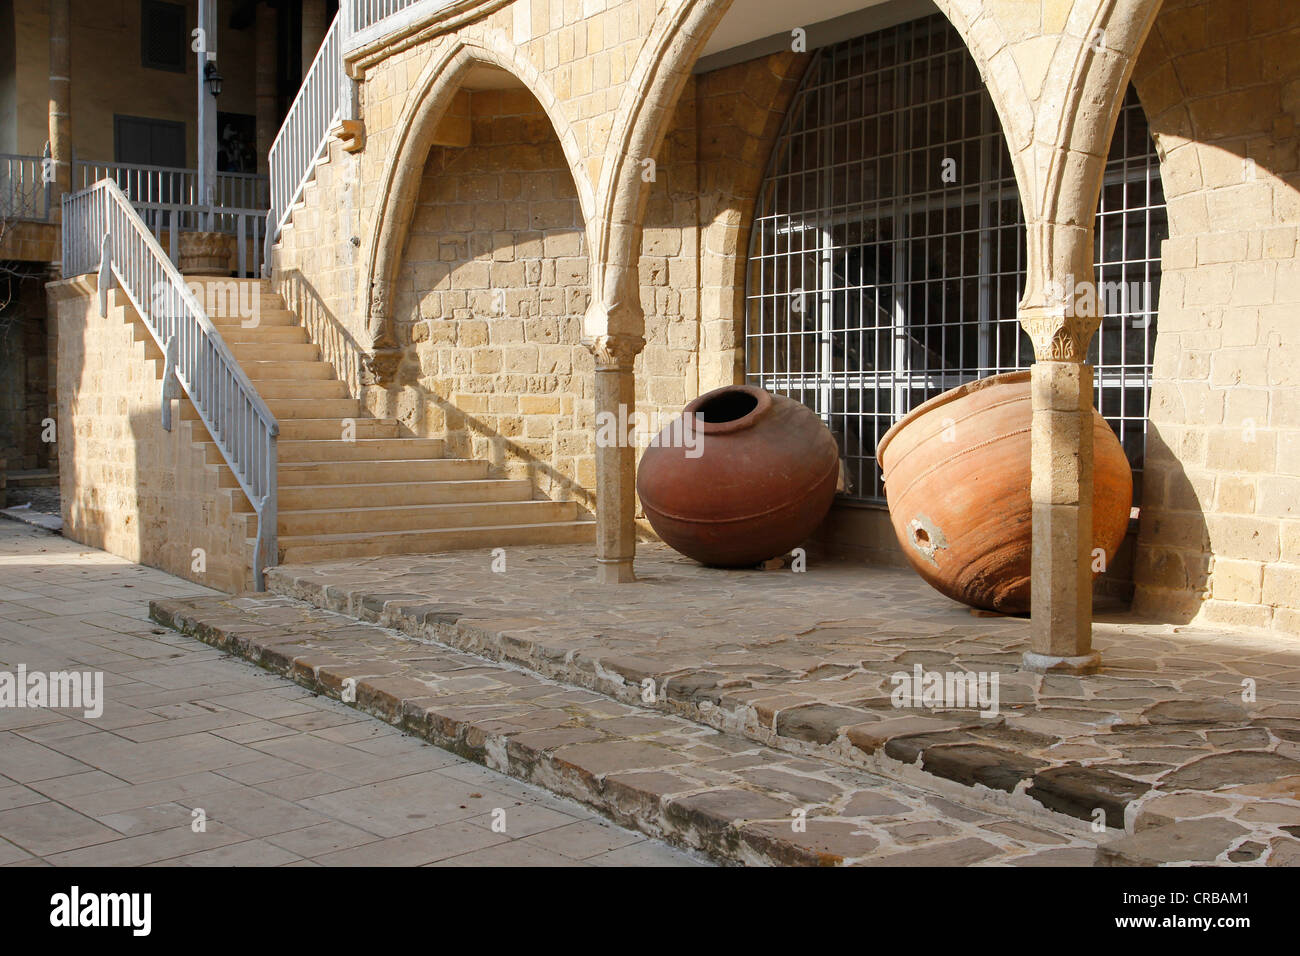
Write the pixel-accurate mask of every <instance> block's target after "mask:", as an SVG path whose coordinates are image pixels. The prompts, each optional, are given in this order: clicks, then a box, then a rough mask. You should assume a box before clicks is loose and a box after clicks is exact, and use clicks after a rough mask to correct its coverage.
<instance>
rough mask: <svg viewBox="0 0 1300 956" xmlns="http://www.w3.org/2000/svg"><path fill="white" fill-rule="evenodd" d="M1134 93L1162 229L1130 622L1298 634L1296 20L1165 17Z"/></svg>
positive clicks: (1245, 14)
mask: <svg viewBox="0 0 1300 956" xmlns="http://www.w3.org/2000/svg"><path fill="white" fill-rule="evenodd" d="M1134 80H1135V83H1136V84H1137V89H1138V93H1139V96H1140V97H1141V99H1142V102H1143V106H1144V108H1145V109H1146V112H1147V115H1148V118H1149V119H1150V122H1151V129H1152V133H1153V134H1154V136H1155V140H1156V145H1157V148H1158V149H1159V150H1160V154H1161V176H1162V179H1163V182H1164V188H1165V191H1166V194H1167V196H1168V201H1169V220H1170V238H1169V240H1168V241H1167V242H1166V243H1165V247H1164V251H1163V256H1162V259H1163V263H1162V264H1163V269H1164V276H1163V281H1162V287H1161V296H1160V303H1159V328H1158V333H1157V339H1156V355H1155V369H1154V376H1153V384H1152V393H1151V411H1150V437H1149V440H1148V451H1147V472H1146V487H1145V489H1144V492H1143V502H1142V506H1143V516H1142V519H1143V520H1142V530H1141V534H1140V537H1139V544H1138V555H1137V567H1136V569H1135V573H1136V583H1137V588H1138V591H1137V605H1138V607H1139V608H1140V609H1142V610H1144V611H1147V612H1150V613H1153V614H1158V615H1161V616H1167V617H1172V618H1175V619H1187V618H1189V617H1198V618H1201V619H1204V620H1207V621H1217V622H1224V623H1235V624H1242V625H1249V626H1255V627H1275V628H1279V629H1282V630H1287V631H1294V632H1300V260H1297V258H1296V253H1297V226H1300V130H1298V128H1297V122H1300V4H1295V3H1289V2H1279V0H1167V2H1166V3H1165V5H1164V7H1163V8H1162V9H1161V11H1160V13H1159V15H1158V16H1157V18H1156V21H1155V26H1154V28H1153V30H1152V32H1151V34H1150V35H1149V37H1148V39H1147V42H1146V45H1145V47H1144V49H1143V51H1142V55H1141V57H1140V59H1139V61H1138V64H1137V68H1136V72H1135V75H1134Z"/></svg>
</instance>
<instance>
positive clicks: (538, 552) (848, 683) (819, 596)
mask: <svg viewBox="0 0 1300 956" xmlns="http://www.w3.org/2000/svg"><path fill="white" fill-rule="evenodd" d="M493 566H494V563H493V561H492V560H491V558H490V556H489V555H488V554H487V552H459V553H454V554H442V555H424V556H413V555H408V556H386V557H382V558H370V559H364V558H363V559H356V560H350V561H348V562H341V563H337V564H328V563H321V564H313V565H306V566H300V567H282V568H277V569H273V570H272V572H271V581H272V587H273V588H274V589H275V590H278V591H279V592H281V593H282V594H284V595H287V596H291V597H295V598H301V599H304V600H307V601H309V602H311V603H313V604H316V605H318V606H321V607H323V608H328V609H332V610H336V611H341V612H344V613H347V614H351V615H353V616H355V617H357V618H360V619H362V620H365V621H374V622H377V623H379V624H382V625H385V626H389V627H393V628H397V629H399V630H401V631H403V632H405V633H407V634H410V635H412V636H414V637H416V638H419V639H423V640H436V641H441V642H443V643H445V644H447V645H450V646H451V647H455V648H459V649H461V650H467V651H471V652H473V653H476V654H481V655H483V656H485V657H488V658H491V659H496V660H502V661H506V662H509V663H512V664H515V665H519V666H522V667H525V668H527V669H529V670H531V671H533V672H535V673H536V674H538V675H541V676H544V677H549V678H553V679H556V680H560V681H564V682H565V683H567V684H569V685H576V686H579V687H586V688H590V689H592V690H595V691H598V692H599V693H601V694H604V695H608V696H609V697H611V698H614V699H615V700H618V701H622V702H625V703H630V704H641V703H642V689H643V686H644V682H645V681H646V680H647V679H649V680H652V681H653V682H654V684H653V686H654V688H655V697H654V700H653V702H652V706H653V707H654V708H656V709H657V710H659V711H661V712H667V713H673V714H677V715H681V716H684V717H686V718H689V719H690V720H691V721H693V722H695V723H696V724H702V725H706V726H709V727H714V728H719V729H722V730H725V731H727V732H728V733H731V734H737V735H743V736H745V737H747V738H749V739H751V740H755V741H760V742H763V743H766V744H768V745H769V746H771V747H776V748H779V749H781V750H784V751H787V752H792V753H795V754H799V755H803V756H809V757H815V758H817V759H818V760H820V761H823V762H825V763H827V764H830V765H841V766H847V767H855V768H862V769H865V770H868V771H875V772H879V773H884V774H886V775H888V776H891V777H894V778H896V779H899V780H902V781H905V782H910V783H916V784H918V785H920V786H923V787H931V786H936V785H938V784H958V785H960V786H961V787H962V788H964V790H965V792H967V793H969V794H971V795H972V796H976V797H979V798H981V799H984V800H987V801H992V802H993V803H994V804H995V805H999V806H1006V805H1011V806H1015V807H1018V808H1020V809H1026V810H1032V809H1033V808H1037V809H1038V810H1040V811H1041V810H1042V809H1043V808H1044V807H1047V808H1050V809H1051V810H1052V811H1054V812H1056V813H1059V814H1067V815H1070V816H1074V817H1078V818H1080V819H1081V820H1091V819H1094V818H1095V815H1096V813H1097V811H1098V810H1101V811H1103V813H1104V816H1105V818H1106V820H1107V823H1108V825H1109V826H1110V827H1111V828H1112V832H1114V830H1115V829H1117V828H1121V827H1122V828H1124V829H1125V830H1127V832H1128V833H1129V834H1131V835H1132V834H1136V835H1132V836H1130V838H1129V842H1128V843H1123V842H1121V843H1120V844H1118V846H1117V848H1116V850H1115V853H1119V854H1122V855H1123V856H1124V857H1125V858H1127V859H1130V860H1152V861H1158V860H1162V859H1167V860H1178V859H1182V860H1185V859H1189V858H1190V857H1187V856H1179V854H1185V853H1188V852H1190V851H1189V850H1188V849H1187V844H1188V842H1189V840H1193V839H1194V841H1195V842H1197V843H1198V849H1197V851H1196V852H1198V853H1200V854H1202V856H1204V857H1205V859H1207V860H1209V859H1216V858H1217V859H1219V860H1220V861H1229V860H1230V861H1233V862H1243V863H1260V862H1268V863H1271V864H1274V865H1277V864H1294V863H1300V852H1298V851H1300V644H1298V643H1297V642H1296V641H1295V640H1294V639H1292V640H1288V639H1286V638H1285V637H1283V636H1280V635H1274V634H1265V633H1251V632H1234V631H1231V630H1225V629H1216V628H1206V627H1196V626H1176V625H1169V624H1156V623H1151V622H1145V621H1142V620H1139V619H1136V618H1133V617H1131V616H1127V615H1113V616H1109V617H1107V616H1102V617H1101V618H1100V620H1099V621H1098V624H1097V626H1096V629H1095V633H1096V638H1095V643H1096V646H1097V647H1098V648H1099V649H1100V650H1101V651H1102V655H1103V671H1102V673H1100V674H1097V675H1093V676H1090V677H1085V678H1077V677H1067V676H1058V675H1052V676H1046V677H1044V676H1041V675H1037V674H1032V673H1028V672H1024V671H1021V670H1020V669H1019V666H1018V665H1019V660H1020V655H1021V652H1022V651H1023V650H1024V649H1025V648H1026V646H1027V627H1028V625H1027V622H1026V621H1024V620H1020V619H1015V618H996V617H974V616H972V615H970V614H969V613H968V612H967V610H966V609H965V608H963V607H961V606H959V605H956V604H954V603H953V602H951V601H948V600H947V599H945V598H943V597H941V596H939V595H938V594H936V593H935V592H933V591H932V590H930V589H929V588H928V587H927V586H926V585H925V584H924V583H922V582H921V581H920V580H919V579H918V578H917V577H916V576H915V575H913V574H911V573H910V572H906V571H894V570H889V569H883V568H864V567H855V566H852V565H849V564H822V565H816V564H814V565H813V566H811V567H810V568H809V570H808V571H807V572H806V573H802V574H795V573H792V572H790V571H770V572H754V571H718V570H712V569H705V568H701V567H700V566H699V565H697V564H695V563H694V562H691V561H688V560H686V559H684V558H681V557H680V556H678V555H676V554H674V553H673V552H671V551H669V550H668V549H666V548H664V547H662V546H658V545H648V546H647V545H642V546H641V547H640V550H639V555H638V574H639V576H640V578H641V581H640V582H639V583H638V584H636V585H635V586H628V587H620V588H601V587H599V586H597V585H596V584H595V583H594V582H593V581H592V574H591V555H590V550H589V549H587V548H581V547H544V548H515V549H510V550H509V551H508V553H507V561H506V570H505V572H504V573H494V571H493ZM917 665H920V666H921V667H923V668H924V669H926V670H929V671H937V672H949V671H954V672H960V671H963V670H968V671H983V672H996V673H997V674H998V676H999V679H1000V691H1001V693H1000V696H1001V702H1000V703H1001V712H1000V715H999V716H998V718H997V719H995V720H985V719H983V718H980V717H979V716H978V715H976V714H975V713H974V711H973V710H971V709H969V708H967V709H956V708H953V709H946V710H945V709H942V708H940V709H937V710H931V709H927V708H914V709H908V710H905V711H902V712H901V713H900V711H898V710H897V709H895V708H894V707H893V706H892V702H891V700H890V693H891V690H892V682H891V676H892V675H893V674H895V673H897V672H899V671H903V672H911V671H912V670H913V669H914V668H915V667H916V666H917ZM1243 691H1249V692H1250V693H1243ZM945 792H948V791H945ZM1138 831H1141V832H1138ZM1106 856H1107V854H1105V853H1104V854H1103V857H1106Z"/></svg>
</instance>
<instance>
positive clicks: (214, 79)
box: [203, 60, 225, 96]
mask: <svg viewBox="0 0 1300 956" xmlns="http://www.w3.org/2000/svg"><path fill="white" fill-rule="evenodd" d="M224 79H225V78H224V77H223V76H222V75H221V74H220V73H218V72H217V65H216V64H215V63H213V62H212V61H211V60H209V61H208V63H207V65H206V66H204V68H203V82H204V83H206V84H207V87H208V92H209V93H211V94H212V95H213V96H220V95H221V84H222V83H223V82H224Z"/></svg>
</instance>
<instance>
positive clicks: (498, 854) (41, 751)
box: [0, 520, 707, 866]
mask: <svg viewBox="0 0 1300 956" xmlns="http://www.w3.org/2000/svg"><path fill="white" fill-rule="evenodd" d="M196 593H205V594H213V593H215V592H210V591H206V590H204V589H202V588H199V587H197V586H196V585H194V584H191V583H189V582H186V581H180V580H178V579H176V578H173V577H170V576H169V575H166V574H164V573H162V572H160V571H155V570H152V569H150V568H144V567H140V566H139V565H134V564H131V563H129V562H127V561H123V560H121V559H120V558H115V557H113V556H111V555H108V554H105V553H104V552H102V551H98V550H95V549H93V548H87V547H84V546H82V545H78V544H76V543H74V542H71V541H67V540H65V539H63V538H61V537H57V536H52V535H50V534H48V533H47V532H44V531H37V530H35V529H32V528H28V527H26V526H23V525H20V524H18V523H16V522H10V521H6V520H0V672H6V673H9V674H12V673H13V672H14V669H15V668H16V667H17V666H18V665H20V664H26V665H27V666H28V668H29V674H30V673H31V672H32V671H35V670H67V669H75V670H79V671H85V670H87V669H90V670H98V671H100V672H102V674H103V676H104V685H105V695H104V696H105V709H104V713H103V714H102V715H101V716H100V717H98V718H96V717H94V716H86V715H85V713H84V711H81V710H77V709H71V710H67V709H46V708H35V707H0V866H51V865H64V864H69V865H87V866H91V865H93V866H126V865H144V866H322V865H331V866H333V865H344V866H349V865H353V866H354V865H359V864H377V865H387V866H392V865H399V864H400V865H409V866H419V865H427V866H485V865H512V864H513V865H524V864H538V865H540V864H545V865H556V866H560V865H563V866H627V865H641V866H699V865H704V864H706V863H707V861H706V860H704V859H703V857H701V856H700V855H698V854H692V853H688V852H683V851H682V850H679V849H676V848H673V847H669V846H667V845H666V844H664V843H662V842H659V841H656V840H653V839H650V838H648V837H646V836H645V835H643V834H641V833H637V832H634V831H630V830H627V829H624V828H622V827H618V826H616V825H614V824H612V823H610V822H609V821H607V820H604V819H602V818H601V817H599V816H598V815H597V814H595V813H593V812H592V811H591V810H590V809H588V808H586V807H583V806H581V805H579V804H578V803H576V802H575V801H572V800H568V799H565V798H562V797H559V796H557V795H555V794H553V793H549V792H547V791H546V790H544V789H541V788H539V787H535V786H532V785H529V784H526V783H523V782H521V781H519V780H515V779H512V778H510V777H507V776H505V775H503V774H499V773H495V772H492V771H489V770H486V769H485V768H483V767H481V766H478V765H476V764H472V763H469V762H468V761H465V760H463V759H461V758H459V757H457V756H455V755H454V754H450V753H447V752H445V751H443V750H439V749H437V748H435V747H431V746H429V745H428V744H427V743H425V742H424V741H422V740H419V739H418V738H415V737H412V736H410V735H407V734H403V733H402V732H401V731H399V730H398V729H396V728H394V727H390V726H388V725H387V724H384V723H381V722H380V721H378V720H375V719H373V718H371V717H369V716H367V715H366V714H364V713H360V712H358V711H357V710H356V709H355V708H352V707H347V706H345V705H343V704H341V703H339V702H337V701H334V700H331V699H329V698H327V697H320V696H316V695H313V694H311V693H310V692H309V691H307V690H305V689H303V688H300V687H297V686H295V685H293V684H291V683H288V682H286V681H284V680H283V679H281V678H279V677H277V676H275V675H273V674H269V673H267V672H265V671H263V670H259V669H258V668H256V667H254V666H252V665H251V664H248V663H246V662H244V661H241V660H237V659H233V658H231V657H229V656H228V655H225V654H223V653H221V652H220V651H218V650H215V649H213V648H211V647H209V646H207V645H205V644H203V643H201V642H199V641H196V640H194V639H193V638H191V637H187V636H185V635H181V634H178V633H176V632H175V631H172V630H169V629H167V628H163V627H159V626H158V625H157V624H154V623H152V622H151V621H149V619H148V600H149V599H150V598H159V597H168V596H175V595H184V594H188V595H194V594H196ZM104 607H112V608H113V609H114V610H112V611H111V612H107V613H106V612H104V611H103V610H102V608H104ZM96 608H100V610H96ZM195 810H203V811H204V813H205V815H206V827H205V828H204V829H202V830H200V831H198V832H196V830H195V829H194V828H193V826H192V822H193V811H195ZM497 810H500V811H502V812H503V814H504V816H503V817H501V818H500V819H501V820H502V821H503V823H504V826H503V827H494V825H493V824H494V822H495V820H496V819H497V817H496V814H495V811H497ZM502 831H504V832H502ZM393 834H397V835H393Z"/></svg>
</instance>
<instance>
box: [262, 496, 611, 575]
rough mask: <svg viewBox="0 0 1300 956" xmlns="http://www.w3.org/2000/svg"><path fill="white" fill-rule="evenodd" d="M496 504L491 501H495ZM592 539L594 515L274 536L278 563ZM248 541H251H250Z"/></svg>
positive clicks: (593, 538)
mask: <svg viewBox="0 0 1300 956" xmlns="http://www.w3.org/2000/svg"><path fill="white" fill-rule="evenodd" d="M494 507H495V506H494ZM595 539H596V523H595V522H594V521H560V522H550V523H537V524H512V525H484V526H481V527H468V528H439V529H431V530H427V531H420V530H413V531H379V532H357V533H353V534H313V535H303V536H300V537H299V536H286V537H281V538H280V539H279V542H278V543H279V548H280V562H281V563H294V564H299V563H304V562H309V561H325V560H338V559H339V558H344V557H347V558H355V557H373V556H374V555H380V554H436V553H438V552H441V551H469V550H473V549H477V548H504V547H525V546H528V545H537V544H579V543H590V542H593V541H595ZM249 545H250V546H251V545H252V541H251V540H250V541H249Z"/></svg>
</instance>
